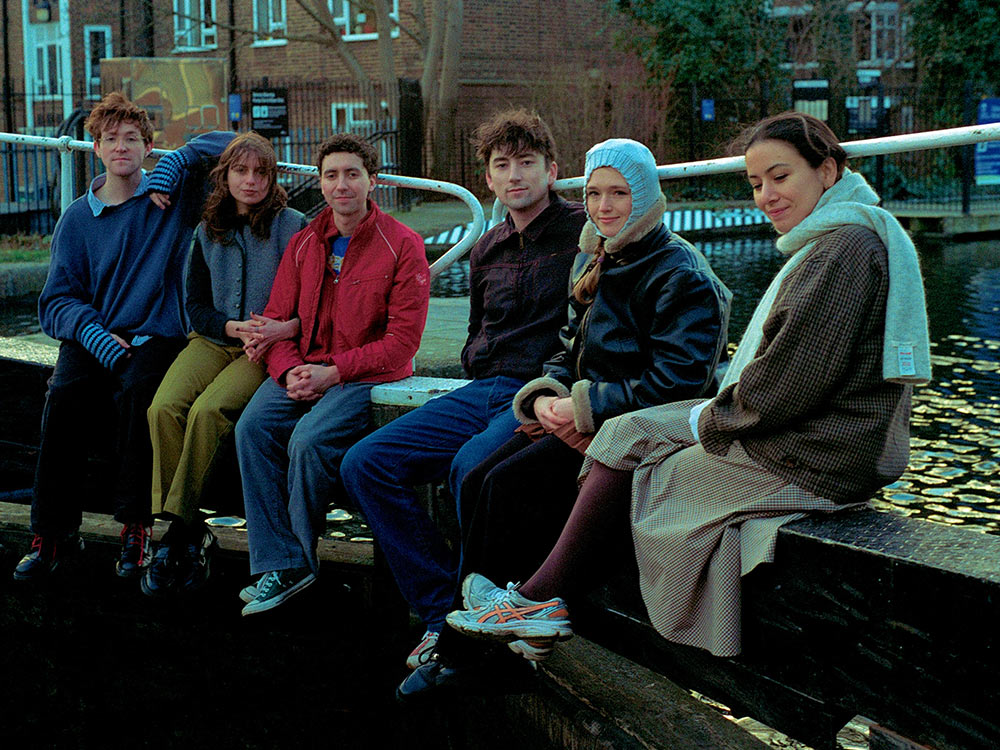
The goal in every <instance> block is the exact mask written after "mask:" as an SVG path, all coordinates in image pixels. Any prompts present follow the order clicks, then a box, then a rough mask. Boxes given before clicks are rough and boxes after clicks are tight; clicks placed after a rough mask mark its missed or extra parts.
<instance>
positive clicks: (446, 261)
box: [0, 123, 1000, 277]
mask: <svg viewBox="0 0 1000 750" xmlns="http://www.w3.org/2000/svg"><path fill="white" fill-rule="evenodd" d="M997 140H1000V123H990V124H987V125H968V126H965V127H960V128H948V129H945V130H931V131H927V132H923V133H908V134H906V135H892V136H886V137H882V138H870V139H867V140H861V141H848V142H845V143H843V144H842V145H843V147H844V150H845V151H847V155H848V156H850V157H861V156H876V155H878V154H895V153H901V152H904V151H923V150H927V149H933V148H947V147H953V146H967V145H970V144H975V143H982V142H984V141H997ZM0 142H5V143H15V144H21V145H25V146H40V147H42V148H57V149H59V151H60V169H61V174H60V185H61V195H60V203H61V206H62V208H63V209H64V210H65V209H66V207H67V206H69V204H70V203H71V202H72V201H73V198H74V197H75V196H74V195H73V190H72V185H73V179H72V178H73V159H72V152H73V151H90V150H92V149H93V147H94V144H93V143H91V142H89V141H77V140H73V139H72V138H70V136H68V135H67V136H63V137H61V138H48V137H45V136H36V135H20V134H17V133H0ZM166 153H169V152H168V151H167V150H165V149H153V155H154V156H163V155H164V154H166ZM744 167H745V160H744V158H743V157H742V156H732V157H725V158H721V159H706V160H703V161H693V162H684V163H681V164H667V165H663V166H660V167H657V173H658V174H659V176H660V179H661V180H675V179H680V178H682V177H696V176H704V175H717V174H727V173H731V172H741V171H742V170H743V169H744ZM278 169H279V170H280V171H281V172H285V173H287V174H300V175H309V176H314V177H315V176H317V175H318V173H319V172H318V170H317V169H316V167H314V166H309V165H305V164H290V163H287V162H279V163H278ZM378 181H379V182H380V183H381V184H383V185H395V186H397V187H402V188H412V189H415V190H430V191H433V192H437V193H444V194H446V195H451V196H453V197H455V198H458V199H459V200H461V201H462V202H463V203H465V204H466V205H467V206H468V207H469V210H470V211H471V212H472V226H471V227H470V229H469V231H468V232H466V234H465V236H464V237H462V238H461V239H460V240H459V241H458V242H457V243H456V244H455V245H453V246H452V247H451V248H450V249H449V250H448V251H447V252H446V253H445V254H444V255H442V256H441V257H440V258H438V259H437V260H436V261H435V262H434V263H433V264H432V265H431V276H432V277H434V276H437V275H438V274H440V273H441V272H442V271H444V270H445V269H446V268H448V266H450V265H451V264H452V263H454V262H455V261H456V260H458V259H459V258H461V257H462V256H463V255H465V253H466V251H468V250H469V248H471V247H472V245H473V244H475V242H476V240H478V239H479V238H480V236H482V234H483V231H484V229H485V227H486V220H485V217H484V216H483V208H482V205H481V204H480V203H479V200H478V199H477V198H476V196H474V195H473V194H472V193H471V192H470V191H469V190H467V189H466V188H464V187H462V186H461V185H456V184H454V183H452V182H445V181H443V180H429V179H425V178H422V177H405V176H403V175H394V174H384V175H379V177H378ZM583 185H584V179H583V177H568V178H565V179H561V180H556V182H555V185H554V188H555V189H556V190H574V189H582V188H583ZM504 213H505V209H504V207H503V205H502V204H501V203H500V202H499V201H495V202H494V204H493V218H494V219H495V220H498V221H499V220H501V219H502V218H503V216H504Z"/></svg>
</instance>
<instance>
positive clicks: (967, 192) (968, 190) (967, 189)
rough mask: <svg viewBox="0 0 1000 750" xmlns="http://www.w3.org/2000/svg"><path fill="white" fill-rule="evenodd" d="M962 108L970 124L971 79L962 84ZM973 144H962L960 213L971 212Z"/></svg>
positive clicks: (967, 122)
mask: <svg viewBox="0 0 1000 750" xmlns="http://www.w3.org/2000/svg"><path fill="white" fill-rule="evenodd" d="M962 109H963V110H964V111H963V113H962V114H963V115H964V118H965V124H966V125H972V124H973V122H974V120H975V112H974V108H973V104H972V81H966V82H965V85H964V86H962ZM974 149H975V146H962V149H961V150H962V162H961V163H962V215H963V216H968V215H969V214H970V213H971V212H972V173H973V171H974V167H973V164H974V161H975V152H974Z"/></svg>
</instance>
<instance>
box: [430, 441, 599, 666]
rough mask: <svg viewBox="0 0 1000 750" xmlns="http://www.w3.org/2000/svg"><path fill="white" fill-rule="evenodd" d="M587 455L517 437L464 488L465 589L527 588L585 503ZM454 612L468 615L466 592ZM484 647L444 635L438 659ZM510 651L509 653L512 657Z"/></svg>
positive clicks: (455, 634)
mask: <svg viewBox="0 0 1000 750" xmlns="http://www.w3.org/2000/svg"><path fill="white" fill-rule="evenodd" d="M582 465H583V454H581V453H580V452H579V451H577V450H576V449H574V448H570V447H569V446H568V445H566V443H564V442H563V441H562V440H560V439H559V438H557V437H555V436H554V435H546V436H545V437H543V438H541V439H540V440H537V441H532V440H531V438H529V437H528V436H527V435H524V434H523V433H516V434H515V435H514V437H513V438H511V439H510V440H508V441H507V442H506V443H504V444H503V445H502V446H500V447H499V448H498V449H497V450H496V451H494V452H493V453H492V454H491V455H490V456H489V457H488V458H486V460H484V461H483V462H482V463H481V464H479V465H478V466H476V467H475V468H474V469H472V471H470V472H469V473H468V474H467V475H466V477H465V480H464V481H463V482H462V491H461V497H462V508H461V517H462V519H470V520H469V521H468V522H467V523H463V526H464V529H463V540H462V558H461V566H460V571H459V579H458V580H459V582H461V581H462V580H463V579H464V578H465V576H466V575H468V574H469V573H472V572H476V573H481V574H483V575H485V576H486V577H487V578H489V579H490V580H492V581H493V582H494V583H496V584H497V585H498V586H504V585H505V584H506V583H507V582H508V581H514V582H523V581H525V580H527V579H528V578H529V577H530V576H531V574H532V573H534V572H535V570H536V569H537V568H538V566H539V565H541V564H542V562H544V561H545V558H546V556H548V554H549V552H550V551H551V550H552V547H553V545H554V544H555V543H556V541H557V540H558V539H559V534H560V533H561V532H562V529H563V526H564V524H565V523H566V519H567V518H568V517H569V513H570V511H571V510H572V509H573V504H574V503H575V502H576V496H577V475H578V474H579V473H580V467H581V466H582ZM454 608H455V609H461V608H462V593H461V590H459V591H457V592H456V594H455V601H454ZM481 644H482V642H481V641H476V640H474V639H471V638H467V637H464V636H462V635H461V634H460V633H458V632H457V631H455V630H453V629H452V628H448V627H446V628H444V630H443V631H442V633H441V637H440V640H439V641H438V651H439V652H440V653H441V654H442V655H444V656H445V657H447V658H452V659H456V658H461V657H462V656H464V655H466V654H468V655H470V656H471V655H472V654H475V653H477V652H481V650H482V648H481ZM505 650H506V649H505Z"/></svg>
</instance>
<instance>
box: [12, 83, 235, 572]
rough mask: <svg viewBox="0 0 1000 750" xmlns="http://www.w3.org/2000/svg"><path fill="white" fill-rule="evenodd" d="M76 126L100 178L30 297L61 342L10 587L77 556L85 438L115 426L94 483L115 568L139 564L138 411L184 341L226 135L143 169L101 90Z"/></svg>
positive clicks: (141, 154) (129, 114)
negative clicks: (90, 145)
mask: <svg viewBox="0 0 1000 750" xmlns="http://www.w3.org/2000/svg"><path fill="white" fill-rule="evenodd" d="M86 126H87V130H88V132H89V133H90V134H91V136H92V137H93V139H94V151H95V153H96V154H97V156H98V158H99V159H100V160H101V163H102V164H103V165H104V169H105V172H104V174H100V175H98V176H97V177H96V178H94V181H93V182H92V183H91V185H90V189H89V190H88V191H87V194H86V195H85V196H83V197H81V198H78V199H77V200H76V201H74V202H73V203H72V204H71V205H70V206H69V208H67V209H66V211H65V212H64V213H63V215H62V216H61V217H60V219H59V223H58V224H57V225H56V229H55V232H54V234H53V236H52V260H51V263H50V265H49V274H48V278H47V279H46V281H45V287H44V288H43V289H42V293H41V295H40V296H39V298H38V316H39V320H40V321H41V325H42V330H43V331H44V332H45V333H47V334H48V335H49V336H52V337H53V338H56V339H59V340H60V342H61V343H60V346H59V357H58V360H57V361H56V365H55V369H54V371H53V373H52V377H51V378H50V379H49V384H48V392H47V393H46V396H45V408H44V411H43V413H42V427H41V443H40V446H39V451H38V464H37V467H36V470H35V482H34V488H33V490H34V492H33V498H32V504H31V528H32V531H33V532H34V534H35V536H34V539H33V541H32V544H31V550H30V552H29V553H28V554H27V555H25V556H24V558H22V560H21V561H20V563H18V565H17V568H16V569H15V571H14V578H15V580H19V581H32V580H37V579H40V578H43V577H46V576H48V575H49V574H50V573H51V572H52V571H54V570H55V569H56V568H57V567H58V566H59V564H60V563H61V562H62V561H63V560H65V559H66V558H67V557H68V556H70V555H72V554H74V553H77V552H79V551H80V550H81V549H82V548H83V540H82V539H81V538H80V536H79V533H78V530H79V527H80V523H81V520H82V516H81V507H80V498H79V495H80V490H79V486H80V482H81V478H82V477H83V476H84V475H85V472H86V460H87V450H86V449H87V436H90V435H92V433H93V432H94V431H95V426H96V425H97V424H99V423H101V422H108V421H110V422H112V423H113V424H115V426H116V428H117V433H116V441H117V446H116V450H115V453H114V455H115V457H116V462H117V465H116V467H115V471H114V474H113V475H112V476H108V477H106V484H107V486H108V487H109V488H110V490H111V494H112V497H113V501H114V506H115V512H114V517H115V519H116V520H117V521H120V522H121V523H122V526H123V527H122V548H121V554H120V556H119V559H118V561H117V564H116V571H117V573H118V575H119V576H121V577H123V578H132V577H137V576H139V575H141V574H142V572H143V571H144V569H145V568H146V567H147V566H148V564H149V562H150V559H151V551H152V549H151V530H152V529H151V527H152V516H151V512H150V505H149V477H150V472H151V471H152V468H151V466H152V456H151V448H150V441H149V425H148V423H147V422H146V410H147V408H148V407H149V404H150V401H151V400H152V398H153V394H154V393H155V392H156V389H157V387H158V386H159V383H160V380H161V379H162V377H163V373H164V372H166V369H167V367H169V366H170V363H171V362H172V361H173V359H174V357H175V356H176V355H177V352H179V351H180V350H181V348H182V347H183V346H184V341H185V335H186V334H187V320H186V317H185V315H184V307H183V291H182V277H183V268H184V262H185V258H186V257H187V250H188V247H189V245H190V243H191V233H192V231H193V229H194V226H195V225H196V224H197V223H198V219H199V217H200V213H201V205H202V202H203V198H204V195H203V191H202V187H201V184H200V183H201V180H200V177H201V176H202V173H203V169H202V168H203V166H204V162H206V161H211V160H212V159H214V158H215V157H217V156H218V155H219V154H220V153H222V150H223V149H224V148H225V146H226V144H227V143H229V141H230V140H231V139H232V137H233V135H234V134H232V133H221V132H220V133H207V134H205V135H203V136H199V137H198V138H195V139H193V140H192V141H191V142H190V143H189V144H187V145H186V146H185V147H184V148H182V149H178V150H177V151H174V152H172V153H171V154H170V155H169V156H166V157H164V158H163V159H161V160H160V163H159V164H158V165H157V168H156V169H155V170H154V171H153V173H151V174H150V175H147V174H146V173H145V172H144V171H143V170H142V162H143V159H145V158H146V157H147V156H148V155H149V152H150V151H151V150H152V148H153V126H152V124H151V123H150V121H149V117H148V116H147V114H146V112H145V111H144V110H142V109H141V108H139V107H138V106H136V105H135V104H133V103H132V102H130V101H129V100H128V99H126V98H125V97H124V96H122V95H121V94H120V93H117V92H116V93H112V94H108V95H107V96H106V97H104V99H102V100H101V102H100V103H99V104H98V105H97V106H96V107H94V109H93V111H92V112H91V113H90V116H89V117H88V118H87V122H86ZM154 196H155V201H154V200H151V198H152V197H154ZM171 202H172V203H173V204H174V205H170V204H171Z"/></svg>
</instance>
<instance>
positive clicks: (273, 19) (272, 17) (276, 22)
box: [253, 0, 288, 44]
mask: <svg viewBox="0 0 1000 750" xmlns="http://www.w3.org/2000/svg"><path fill="white" fill-rule="evenodd" d="M287 29H288V25H287V22H286V20H285V0H253V30H254V44H286V43H287V42H288V40H287V39H285V38H284V34H285V33H286V32H287Z"/></svg>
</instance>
